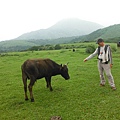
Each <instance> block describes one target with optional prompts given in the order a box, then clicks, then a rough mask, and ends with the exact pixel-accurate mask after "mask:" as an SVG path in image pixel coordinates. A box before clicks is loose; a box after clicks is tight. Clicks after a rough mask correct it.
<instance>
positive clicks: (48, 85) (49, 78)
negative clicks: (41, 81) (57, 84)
mask: <svg viewBox="0 0 120 120" xmlns="http://www.w3.org/2000/svg"><path fill="white" fill-rule="evenodd" d="M45 79H46V82H47V87H49V88H50V91H53V89H52V86H51V77H46V78H45Z"/></svg>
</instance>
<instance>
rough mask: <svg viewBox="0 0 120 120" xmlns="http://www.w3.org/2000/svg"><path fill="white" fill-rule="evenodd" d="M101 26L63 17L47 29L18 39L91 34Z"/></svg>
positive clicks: (26, 34)
mask: <svg viewBox="0 0 120 120" xmlns="http://www.w3.org/2000/svg"><path fill="white" fill-rule="evenodd" d="M99 28H103V26H102V25H99V24H97V23H93V22H89V21H84V20H80V19H77V18H76V19H75V18H73V19H72V18H71V19H63V20H61V21H59V22H57V23H56V24H55V25H53V26H51V27H49V28H47V29H40V30H36V31H32V32H29V33H25V34H23V35H21V36H19V37H18V38H16V39H17V40H31V39H34V40H35V39H56V38H61V37H72V36H81V35H86V34H89V33H91V32H93V31H95V30H97V29H99Z"/></svg>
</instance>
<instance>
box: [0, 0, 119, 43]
mask: <svg viewBox="0 0 120 120" xmlns="http://www.w3.org/2000/svg"><path fill="white" fill-rule="evenodd" d="M65 18H79V19H82V20H87V21H91V22H96V23H99V24H101V25H103V26H105V27H106V26H110V25H113V24H120V0H0V41H1V40H9V39H13V38H16V37H18V36H20V35H21V34H23V33H26V32H30V31H34V30H39V29H43V28H44V29H45V28H48V27H50V26H52V25H53V24H55V23H56V22H58V21H60V20H62V19H65Z"/></svg>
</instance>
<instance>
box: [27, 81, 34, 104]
mask: <svg viewBox="0 0 120 120" xmlns="http://www.w3.org/2000/svg"><path fill="white" fill-rule="evenodd" d="M34 83H35V81H34V80H33V79H32V80H31V79H30V84H29V86H28V88H29V92H30V99H31V102H34V97H33V93H32V87H33V85H34Z"/></svg>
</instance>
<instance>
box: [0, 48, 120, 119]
mask: <svg viewBox="0 0 120 120" xmlns="http://www.w3.org/2000/svg"><path fill="white" fill-rule="evenodd" d="M88 55H89V54H86V53H85V48H81V49H77V50H76V52H72V50H69V49H67V50H56V51H55V50H51V51H37V52H33V53H32V52H16V53H8V54H7V55H2V56H1V57H0V120H49V119H50V117H51V116H61V117H62V119H63V120H120V88H119V86H120V50H118V51H117V52H115V53H113V61H114V65H113V68H112V74H113V76H114V79H115V84H116V87H117V90H116V91H112V89H111V88H110V86H109V84H108V81H107V82H106V85H105V87H100V86H99V74H98V69H97V59H96V58H97V56H96V57H95V58H93V59H92V60H90V61H88V62H86V63H84V62H83V59H84V58H85V57H87V56H88ZM29 58H50V59H52V60H54V61H56V62H57V63H59V64H65V63H67V62H69V65H68V67H69V74H70V77H71V78H70V80H64V79H63V78H62V77H61V76H55V77H52V87H53V92H50V91H49V89H47V88H46V82H45V80H44V79H41V80H38V81H37V82H36V83H35V85H34V87H33V94H34V98H35V102H33V103H32V102H30V100H29V101H25V100H24V91H23V83H22V79H21V64H22V63H23V62H24V61H25V60H26V59H29ZM106 80H107V79H106ZM28 83H29V81H28ZM28 95H29V93H28Z"/></svg>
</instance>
